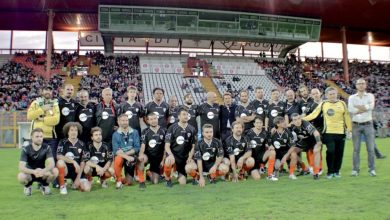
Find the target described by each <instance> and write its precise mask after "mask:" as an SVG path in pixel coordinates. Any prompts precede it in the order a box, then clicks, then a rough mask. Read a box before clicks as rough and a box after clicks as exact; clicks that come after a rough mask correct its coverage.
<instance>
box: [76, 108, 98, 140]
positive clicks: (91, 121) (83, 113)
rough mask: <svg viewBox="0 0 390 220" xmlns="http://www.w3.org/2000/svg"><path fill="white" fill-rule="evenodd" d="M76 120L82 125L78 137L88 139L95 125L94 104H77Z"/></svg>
mask: <svg viewBox="0 0 390 220" xmlns="http://www.w3.org/2000/svg"><path fill="white" fill-rule="evenodd" d="M76 121H77V122H79V123H80V124H81V126H82V127H83V133H82V134H81V137H80V139H82V140H83V141H86V140H90V137H91V129H92V128H93V127H95V126H96V124H95V123H96V119H95V105H94V104H93V103H88V104H87V105H86V106H82V105H81V104H79V105H78V107H77V109H76Z"/></svg>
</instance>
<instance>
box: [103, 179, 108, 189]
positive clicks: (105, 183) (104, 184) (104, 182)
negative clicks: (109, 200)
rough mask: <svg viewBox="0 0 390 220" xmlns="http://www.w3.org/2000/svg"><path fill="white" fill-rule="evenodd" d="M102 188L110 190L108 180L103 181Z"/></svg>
mask: <svg viewBox="0 0 390 220" xmlns="http://www.w3.org/2000/svg"><path fill="white" fill-rule="evenodd" d="M102 188H104V189H107V188H108V183H107V181H106V180H104V181H102Z"/></svg>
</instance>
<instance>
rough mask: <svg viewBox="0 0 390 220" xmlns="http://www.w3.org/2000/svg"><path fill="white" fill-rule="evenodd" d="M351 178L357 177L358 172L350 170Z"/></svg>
mask: <svg viewBox="0 0 390 220" xmlns="http://www.w3.org/2000/svg"><path fill="white" fill-rule="evenodd" d="M351 176H359V172H358V171H356V170H352V172H351Z"/></svg>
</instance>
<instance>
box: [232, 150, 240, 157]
mask: <svg viewBox="0 0 390 220" xmlns="http://www.w3.org/2000/svg"><path fill="white" fill-rule="evenodd" d="M233 152H234V155H236V156H237V155H239V154H240V149H239V148H234V150H233Z"/></svg>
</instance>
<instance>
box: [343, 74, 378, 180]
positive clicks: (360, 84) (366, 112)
mask: <svg viewBox="0 0 390 220" xmlns="http://www.w3.org/2000/svg"><path fill="white" fill-rule="evenodd" d="M366 88H367V84H366V81H365V80H364V79H363V78H360V79H358V80H357V81H356V89H357V93H356V94H354V95H351V96H350V97H349V100H348V110H349V112H350V113H351V116H352V122H353V125H352V141H353V168H352V174H351V175H352V176H358V175H359V169H360V167H359V166H360V143H361V136H362V135H364V137H365V141H366V147H367V154H368V168H369V171H368V172H369V174H370V176H376V173H375V153H374V144H375V132H374V127H373V121H372V111H373V110H374V107H375V97H374V95H373V94H371V93H367V92H366Z"/></svg>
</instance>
